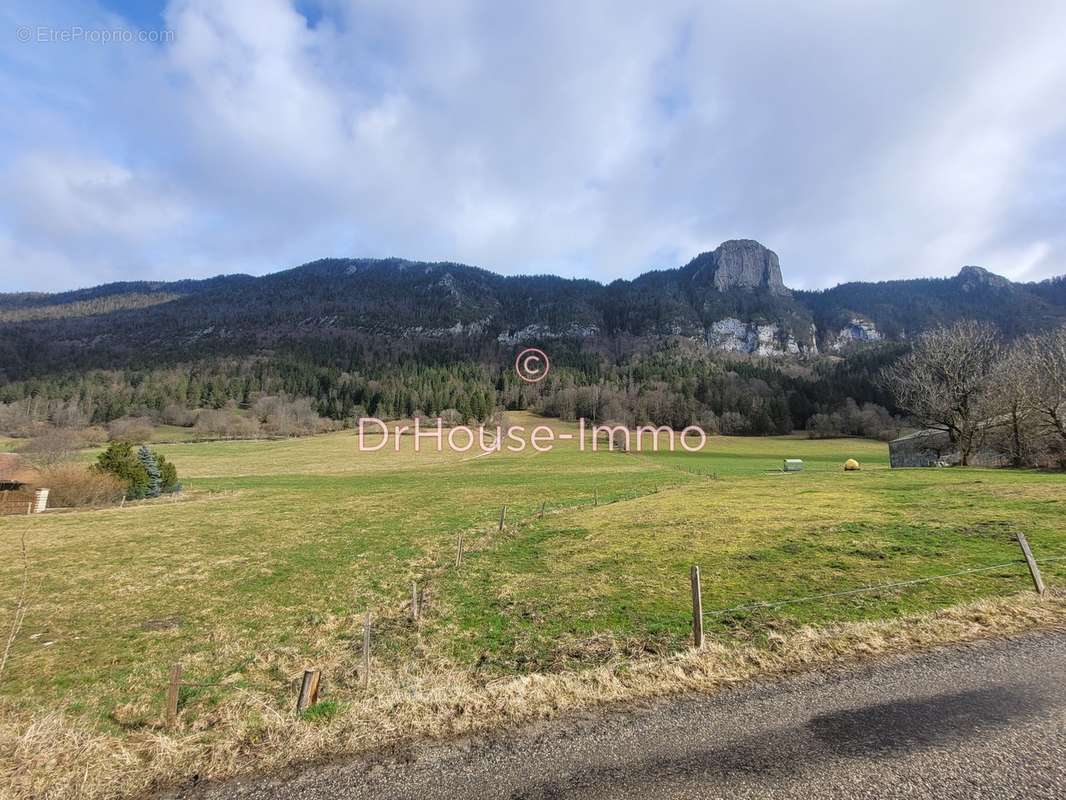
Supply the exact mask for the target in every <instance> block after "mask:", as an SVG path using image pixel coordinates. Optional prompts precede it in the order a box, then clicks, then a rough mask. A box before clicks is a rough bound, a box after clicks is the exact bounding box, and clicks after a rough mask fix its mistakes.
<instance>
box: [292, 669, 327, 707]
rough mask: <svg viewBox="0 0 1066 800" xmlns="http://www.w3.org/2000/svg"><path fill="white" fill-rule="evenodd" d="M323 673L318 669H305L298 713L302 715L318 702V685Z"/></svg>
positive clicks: (298, 700) (297, 702) (297, 705)
mask: <svg viewBox="0 0 1066 800" xmlns="http://www.w3.org/2000/svg"><path fill="white" fill-rule="evenodd" d="M321 676H322V673H321V672H319V671H318V670H317V669H305V670H304V679H303V682H302V683H301V684H300V696H299V697H298V698H297V699H296V713H297V714H302V713H304V712H305V711H306V710H307V709H309V708H310V707H311V706H313V705H314V704H315V703H317V702H318V684H319V680H320V679H321Z"/></svg>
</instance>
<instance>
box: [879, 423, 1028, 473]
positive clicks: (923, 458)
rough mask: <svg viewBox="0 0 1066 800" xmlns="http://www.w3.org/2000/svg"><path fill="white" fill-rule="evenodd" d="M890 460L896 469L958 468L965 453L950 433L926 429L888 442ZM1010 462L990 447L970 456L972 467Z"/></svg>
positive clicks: (998, 465)
mask: <svg viewBox="0 0 1066 800" xmlns="http://www.w3.org/2000/svg"><path fill="white" fill-rule="evenodd" d="M888 461H889V463H890V464H891V465H892V466H893V467H936V466H955V465H956V464H959V463H960V462H961V461H962V454H961V453H960V452H959V447H958V445H957V444H955V443H954V442H952V441H951V437H950V436H949V435H948V432H947V431H942V430H937V429H935V428H926V429H925V430H920V431H915V432H914V433H909V434H907V435H906V436H900V437H899V438H898V439H893V440H892V441H891V442H889V443H888ZM1007 461H1008V459H1007V458H1006V456H1004V455H1003V454H1002V453H998V452H996V451H994V450H990V449H988V448H983V449H980V450H978V451H977V452H975V453H971V454H970V466H972V467H1002V466H1005V465H1006V464H1007Z"/></svg>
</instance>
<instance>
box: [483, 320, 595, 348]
mask: <svg viewBox="0 0 1066 800" xmlns="http://www.w3.org/2000/svg"><path fill="white" fill-rule="evenodd" d="M599 332H600V329H599V328H598V327H596V326H595V325H578V324H577V323H574V324H572V325H568V326H567V327H566V328H565V329H563V330H553V329H552V328H549V327H548V326H547V325H527V326H526V327H524V328H522V329H521V330H517V331H511V332H507V333H501V334H500V335H499V336H497V337H496V341H498V342H500V343H501V344H507V345H512V344H523V343H525V342H536V341H541V340H544V339H564V338H565V339H570V338H574V339H583V338H586V337H589V336H596V335H597V334H598V333H599Z"/></svg>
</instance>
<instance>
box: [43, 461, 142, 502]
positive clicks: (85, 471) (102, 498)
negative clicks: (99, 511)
mask: <svg viewBox="0 0 1066 800" xmlns="http://www.w3.org/2000/svg"><path fill="white" fill-rule="evenodd" d="M34 483H35V485H36V486H37V487H39V488H45V489H48V505H50V506H53V507H56V508H76V507H84V506H105V505H113V504H114V503H117V502H118V501H119V500H121V499H122V498H123V497H124V496H125V494H126V484H125V482H124V481H122V480H121V479H120V478H118V477H116V476H115V475H111V474H108V473H105V472H102V471H100V470H98V469H95V468H93V467H88V466H86V465H84V464H55V465H53V466H50V467H48V468H46V469H45V470H44V471H43V472H41V474H40V476H39V477H38V478H37V480H36V481H34Z"/></svg>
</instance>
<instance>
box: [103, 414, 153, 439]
mask: <svg viewBox="0 0 1066 800" xmlns="http://www.w3.org/2000/svg"><path fill="white" fill-rule="evenodd" d="M154 431H155V427H154V426H153V425H152V421H151V420H150V419H147V418H146V417H122V418H121V419H116V420H112V421H111V422H110V423H109V424H108V426H107V433H108V437H109V439H110V440H111V441H112V442H147V441H149V440H151V438H152V433H153V432H154Z"/></svg>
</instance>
